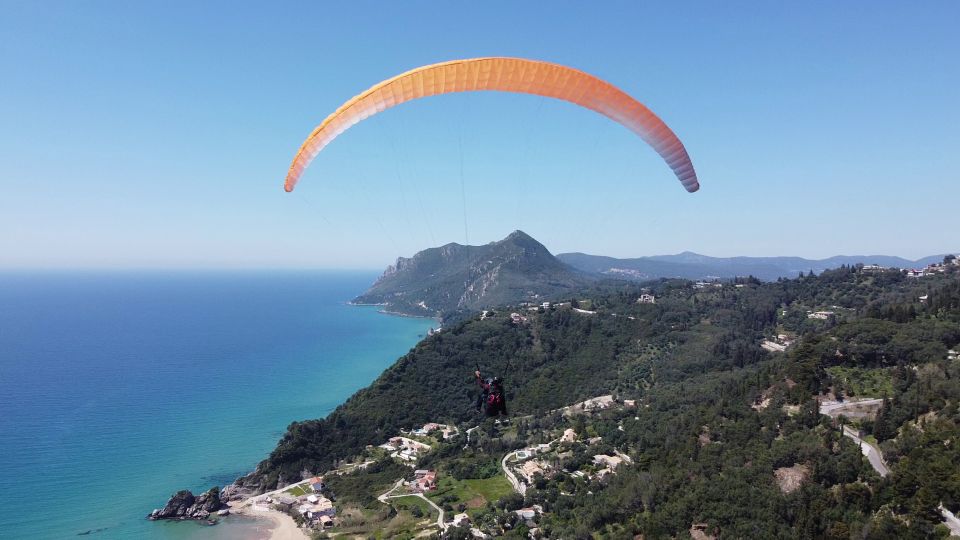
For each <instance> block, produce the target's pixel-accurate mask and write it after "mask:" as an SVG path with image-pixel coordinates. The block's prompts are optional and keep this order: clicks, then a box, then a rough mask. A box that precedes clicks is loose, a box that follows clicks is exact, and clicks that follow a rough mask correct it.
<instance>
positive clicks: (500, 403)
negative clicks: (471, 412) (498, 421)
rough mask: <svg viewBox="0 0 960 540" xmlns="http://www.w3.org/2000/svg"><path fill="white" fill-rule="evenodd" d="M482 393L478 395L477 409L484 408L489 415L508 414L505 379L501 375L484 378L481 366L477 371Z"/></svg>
mask: <svg viewBox="0 0 960 540" xmlns="http://www.w3.org/2000/svg"><path fill="white" fill-rule="evenodd" d="M475 375H476V376H477V384H479V385H480V395H479V396H477V411H480V410H481V409H483V411H484V412H485V413H486V414H487V416H499V415H501V414H502V415H504V416H506V415H507V399H506V397H504V395H503V381H502V380H500V377H493V378H491V379H486V380H484V379H483V378H481V377H480V366H477V371H476V373H475Z"/></svg>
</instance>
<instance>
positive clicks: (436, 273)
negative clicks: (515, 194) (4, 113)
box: [354, 231, 596, 317]
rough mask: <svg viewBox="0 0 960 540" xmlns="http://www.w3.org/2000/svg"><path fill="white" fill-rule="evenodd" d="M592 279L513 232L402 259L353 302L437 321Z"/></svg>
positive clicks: (549, 295) (561, 291)
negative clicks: (495, 239)
mask: <svg viewBox="0 0 960 540" xmlns="http://www.w3.org/2000/svg"><path fill="white" fill-rule="evenodd" d="M595 280H596V278H595V277H593V276H591V275H588V274H586V273H584V272H581V271H579V270H576V269H574V268H572V267H570V266H568V265H566V264H564V263H563V262H561V261H560V260H558V259H557V258H556V257H554V256H553V255H552V254H550V252H549V251H548V250H547V248H545V247H544V246H543V244H541V243H540V242H537V241H536V240H534V239H533V238H531V237H530V236H529V235H527V234H526V233H524V232H522V231H514V232H513V233H511V234H510V235H509V236H507V237H506V238H504V239H503V240H500V241H499V242H491V243H489V244H487V245H484V246H464V245H460V244H453V243H451V244H447V245H445V246H442V247H438V248H431V249H426V250H423V251H421V252H419V253H417V254H416V255H414V256H413V257H411V258H409V259H408V258H404V257H401V258H399V259H397V263H396V264H394V265H392V266H389V267H388V268H387V270H386V271H385V272H384V273H383V275H382V276H380V278H379V279H378V280H377V281H376V283H374V284H373V286H372V287H370V289H369V290H367V292H365V293H364V294H362V295H360V296H358V297H357V298H355V299H354V303H358V304H380V305H384V306H385V308H386V310H387V311H391V312H396V313H401V314H405V315H420V316H430V317H435V316H444V315H446V314H450V313H453V312H457V311H475V310H478V309H483V308H487V307H491V306H499V305H504V304H515V303H519V302H523V301H537V300H540V299H554V298H557V297H559V296H562V295H565V294H569V293H571V292H573V291H576V290H579V289H581V288H583V287H584V286H586V285H589V284H590V283H591V282H593V281H595Z"/></svg>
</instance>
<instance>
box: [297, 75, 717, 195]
mask: <svg viewBox="0 0 960 540" xmlns="http://www.w3.org/2000/svg"><path fill="white" fill-rule="evenodd" d="M483 90H491V91H499V92H515V93H521V94H534V95H538V96H546V97H551V98H556V99H562V100H564V101H568V102H570V103H574V104H577V105H580V106H581V107H585V108H587V109H591V110H593V111H596V112H598V113H600V114H602V115H604V116H606V117H608V118H610V119H611V120H614V121H616V122H619V123H620V124H622V125H624V126H626V127H627V128H629V129H630V130H631V131H633V132H634V133H636V134H637V135H639V136H640V137H641V138H642V139H643V140H644V141H646V142H647V143H648V144H650V146H652V147H653V148H654V150H656V151H657V153H658V154H660V156H661V157H662V158H663V159H664V161H666V162H667V165H669V166H670V168H671V169H673V172H674V174H675V175H676V176H677V179H679V180H680V183H681V184H683V187H684V188H686V190H687V191H689V192H691V193H692V192H694V191H697V190H698V189H700V182H699V181H698V180H697V173H696V171H694V169H693V163H691V161H690V156H689V155H687V150H686V149H685V148H684V147H683V143H681V142H680V139H679V138H677V136H676V134H674V133H673V131H672V130H671V129H670V128H669V127H667V125H666V124H665V123H663V121H662V120H660V118H658V117H657V116H656V115H655V114H653V113H652V112H650V110H649V109H647V108H646V107H645V106H644V105H643V104H642V103H640V102H639V101H637V100H635V99H633V98H632V97H630V96H629V95H628V94H627V93H626V92H624V91H622V90H620V89H619V88H617V87H615V86H613V85H612V84H610V83H608V82H606V81H603V80H601V79H598V78H597V77H594V76H593V75H590V74H588V73H584V72H583V71H580V70H577V69H573V68H569V67H566V66H561V65H559V64H553V63H550V62H541V61H538V60H525V59H523V58H502V57H491V58H472V59H467V60H453V61H450V62H442V63H439V64H432V65H429V66H423V67H419V68H416V69H413V70H410V71H408V72H406V73H403V74H401V75H397V76H396V77H393V78H392V79H387V80H386V81H383V82H381V83H378V84H375V85H374V86H372V87H371V88H370V89H368V90H367V91H366V92H363V93H362V94H360V95H357V96H355V97H353V98H352V99H350V100H349V101H347V102H346V103H344V104H343V105H341V106H340V108H338V109H337V110H336V111H334V113H333V114H331V115H330V116H328V117H327V118H326V119H325V120H324V121H323V122H322V123H321V124H320V125H319V126H317V127H316V129H314V130H313V132H312V133H310V136H309V137H307V140H305V141H304V142H303V144H302V145H301V146H300V150H299V151H298V152H297V155H296V156H295V157H294V158H293V163H292V164H291V165H290V170H289V171H288V172H287V178H286V181H285V182H284V189H285V190H286V191H288V192H289V191H293V188H294V186H296V185H297V182H298V181H299V180H300V176H302V175H303V171H304V170H305V169H306V168H307V166H308V165H309V164H310V162H311V161H313V158H315V157H316V156H317V154H318V153H320V151H321V150H322V149H323V148H324V147H325V146H326V145H328V144H330V142H331V141H332V140H333V139H335V138H337V136H338V135H340V134H341V133H343V132H344V131H346V130H347V129H348V128H349V127H350V126H352V125H354V124H356V123H357V122H360V121H361V120H365V119H367V118H369V117H371V116H373V115H375V114H377V113H379V112H381V111H384V110H386V109H389V108H391V107H394V106H396V105H399V104H401V103H404V102H407V101H411V100H414V99H419V98H424V97H429V96H435V95H438V94H448V93H453V92H476V91H483Z"/></svg>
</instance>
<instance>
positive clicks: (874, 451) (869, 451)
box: [843, 426, 890, 476]
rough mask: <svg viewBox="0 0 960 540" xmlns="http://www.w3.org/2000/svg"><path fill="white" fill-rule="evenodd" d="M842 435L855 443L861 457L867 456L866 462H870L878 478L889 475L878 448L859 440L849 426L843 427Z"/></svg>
mask: <svg viewBox="0 0 960 540" xmlns="http://www.w3.org/2000/svg"><path fill="white" fill-rule="evenodd" d="M843 434H844V435H846V436H847V437H850V438H851V439H853V442H855V443H857V445H858V446H859V447H860V451H861V452H863V455H865V456H867V460H868V461H869V462H870V465H871V466H872V467H873V470H875V471H877V473H878V474H879V475H880V476H887V475H888V474H890V469H889V468H888V467H887V464H886V463H884V462H883V455H881V454H880V449H879V448H877V447H876V446H874V445H872V444H870V443H868V442H867V441H865V440H863V439H861V438H860V436H859V435H858V434H857V432H856V431H854V430H853V428H851V427H850V426H843Z"/></svg>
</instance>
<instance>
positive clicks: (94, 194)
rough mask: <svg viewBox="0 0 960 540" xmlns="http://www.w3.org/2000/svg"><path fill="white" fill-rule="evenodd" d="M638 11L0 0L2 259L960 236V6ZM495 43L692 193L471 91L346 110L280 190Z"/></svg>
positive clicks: (316, 255)
mask: <svg viewBox="0 0 960 540" xmlns="http://www.w3.org/2000/svg"><path fill="white" fill-rule="evenodd" d="M659 4H660V5H653V4H652V3H650V4H647V3H637V2H622V3H617V2H614V3H600V2H569V3H549V4H548V3H546V2H503V3H498V2H463V3H460V2H431V3H420V2H370V3H363V2H349V3H342V4H334V3H317V2H310V3H306V2H305V3H302V4H294V3H283V4H281V3H246V2H222V3H218V2H183V3H174V2H155V3H146V2H116V3H110V2H96V1H91V2H32V1H23V2H19V1H17V2H9V1H7V2H3V3H0V119H2V120H0V267H2V268H10V267H14V268H24V267H28V268H30V267H56V268H65V267H121V268H125V267H162V268H167V267H325V268H381V267H383V266H384V265H385V264H387V263H389V262H392V260H393V259H394V258H395V257H397V256H398V255H407V256H408V255H411V254H412V253H414V252H415V251H417V250H419V249H422V248H425V247H429V246H432V245H439V244H443V243H446V242H454V241H455V242H460V243H463V242H464V241H465V240H466V239H467V238H469V241H470V243H473V244H477V243H486V242H489V241H492V240H496V239H499V238H501V237H503V236H505V235H506V234H508V233H509V232H510V231H512V230H514V229H518V228H519V229H523V230H525V231H526V232H528V233H530V234H531V235H533V236H534V237H535V238H537V239H539V240H540V241H542V242H543V243H544V244H545V245H546V246H547V247H548V248H550V249H551V250H552V251H553V252H555V253H559V252H564V251H584V252H588V253H596V254H606V255H613V256H640V255H653V254H663V253H675V252H679V251H683V250H692V251H697V252H700V253H705V254H709V255H717V256H730V255H800V256H806V257H815V258H819V257H826V256H829V255H835V254H865V253H884V254H895V255H901V256H907V257H911V258H915V257H919V256H923V255H928V254H933V253H942V252H947V251H953V250H957V249H960V245H958V244H960V243H958V240H957V234H956V231H957V230H958V226H957V215H958V214H957V211H958V203H960V129H958V126H960V99H958V98H960V69H957V68H958V65H960V64H958V58H960V37H958V36H960V34H958V32H957V22H958V21H960V3H957V2H952V1H951V2H924V3H922V4H920V3H908V2H895V3H894V2H889V3H886V2H873V1H872V2H822V3H815V2H804V3H793V4H791V3H783V2H748V3H738V2H702V3H701V2H696V3H688V2H682V3H681V2H662V3H659ZM492 55H503V56H522V57H529V58H536V59H543V60H549V61H554V62H559V63H563V64H567V65H570V66H573V67H577V68H580V69H583V70H585V71H588V72H590V73H593V74H595V75H598V76H600V77H602V78H604V79H606V80H608V81H610V82H612V83H613V84H616V85H618V86H619V87H621V88H622V89H624V90H625V91H627V92H628V93H630V94H631V95H633V96H634V97H636V98H637V99H639V100H640V101H642V102H644V103H645V104H647V105H648V106H649V107H650V108H651V109H652V110H653V111H654V112H655V113H657V114H658V115H660V116H661V118H663V119H664V120H665V121H666V122H667V124H669V125H670V126H671V127H672V128H673V129H674V131H676V132H677V134H678V135H679V136H680V138H681V139H682V140H683V142H684V143H685V145H686V147H687V149H688V151H689V152H690V155H691V156H692V158H693V161H694V164H695V165H696V167H697V171H698V173H699V176H700V181H701V184H702V186H703V187H702V189H701V191H700V192H699V193H696V194H693V195H691V194H688V193H686V192H685V191H684V190H683V189H682V188H681V187H680V185H679V183H678V182H677V181H676V180H675V179H674V178H673V175H672V173H671V172H670V170H669V169H668V168H667V167H666V165H665V164H664V163H663V162H662V161H661V160H660V158H659V157H658V156H657V155H656V154H655V153H654V152H653V151H652V150H651V149H650V148H648V147H647V146H646V145H645V144H644V143H643V142H642V141H641V140H639V139H638V138H636V137H635V136H634V135H632V134H631V133H630V132H628V131H627V130H626V129H624V128H622V127H620V126H619V125H617V124H615V123H613V122H611V121H609V120H607V119H605V118H603V117H600V116H598V115H596V114H594V113H592V112H589V111H586V110H582V109H579V108H577V107H574V106H572V105H569V104H566V103H562V102H557V101H551V100H547V99H545V98H537V97H529V96H514V95H506V94H492V93H488V94H460V95H453V96H443V97H439V98H435V99H431V100H421V101H418V102H413V103H409V104H406V105H404V106H401V107H398V108H396V109H393V110H391V111H387V112H386V113H384V114H382V115H380V116H377V117H374V118H372V119H370V120H368V121H366V122H364V123H361V124H359V125H358V126H355V127H354V128H353V129H351V130H350V131H348V132H346V133H345V134H344V135H343V136H341V137H340V138H339V139H338V140H337V141H335V142H334V143H333V144H332V145H331V146H329V147H328V148H327V149H326V150H325V151H324V152H323V153H322V154H321V155H320V157H319V158H318V159H317V160H316V161H314V163H313V165H312V166H311V168H310V169H309V170H308V172H307V174H306V175H305V177H304V178H303V181H302V182H301V184H300V185H299V187H298V189H297V190H296V191H295V192H293V193H291V194H287V193H284V192H283V190H282V188H281V185H282V181H283V177H284V175H285V173H286V170H287V167H288V165H289V162H290V159H291V158H292V156H293V154H294V152H295V151H296V149H297V147H298V146H299V144H300V142H301V141H302V140H303V138H304V137H305V136H306V135H307V134H308V133H309V132H310V130H311V129H313V127H314V126H315V125H316V124H318V123H319V122H320V121H321V120H322V119H323V118H324V117H325V116H326V115H327V114H328V113H329V112H331V111H332V110H334V109H335V108H336V107H337V106H339V105H340V104H341V103H342V102H343V101H345V100H346V99H348V98H350V97H351V96H353V95H354V94H356V93H359V92H360V91H362V90H364V89H366V88H367V87H368V86H370V85H372V84H374V83H376V82H378V81H380V80H382V79H385V78H387V77H390V76H392V75H395V74H397V73H400V72H402V71H405V70H407V69H410V68H413V67H416V66H420V65H423V64H427V63H432V62H437V61H443V60H448V59H455V58H465V57H474V56H492ZM461 148H462V151H461ZM461 163H462V169H463V175H462V181H463V183H462V186H461V173H460V170H461ZM464 195H465V197H464ZM464 200H465V201H466V205H465V208H464ZM464 216H466V220H465V218H464ZM465 225H466V226H465Z"/></svg>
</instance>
